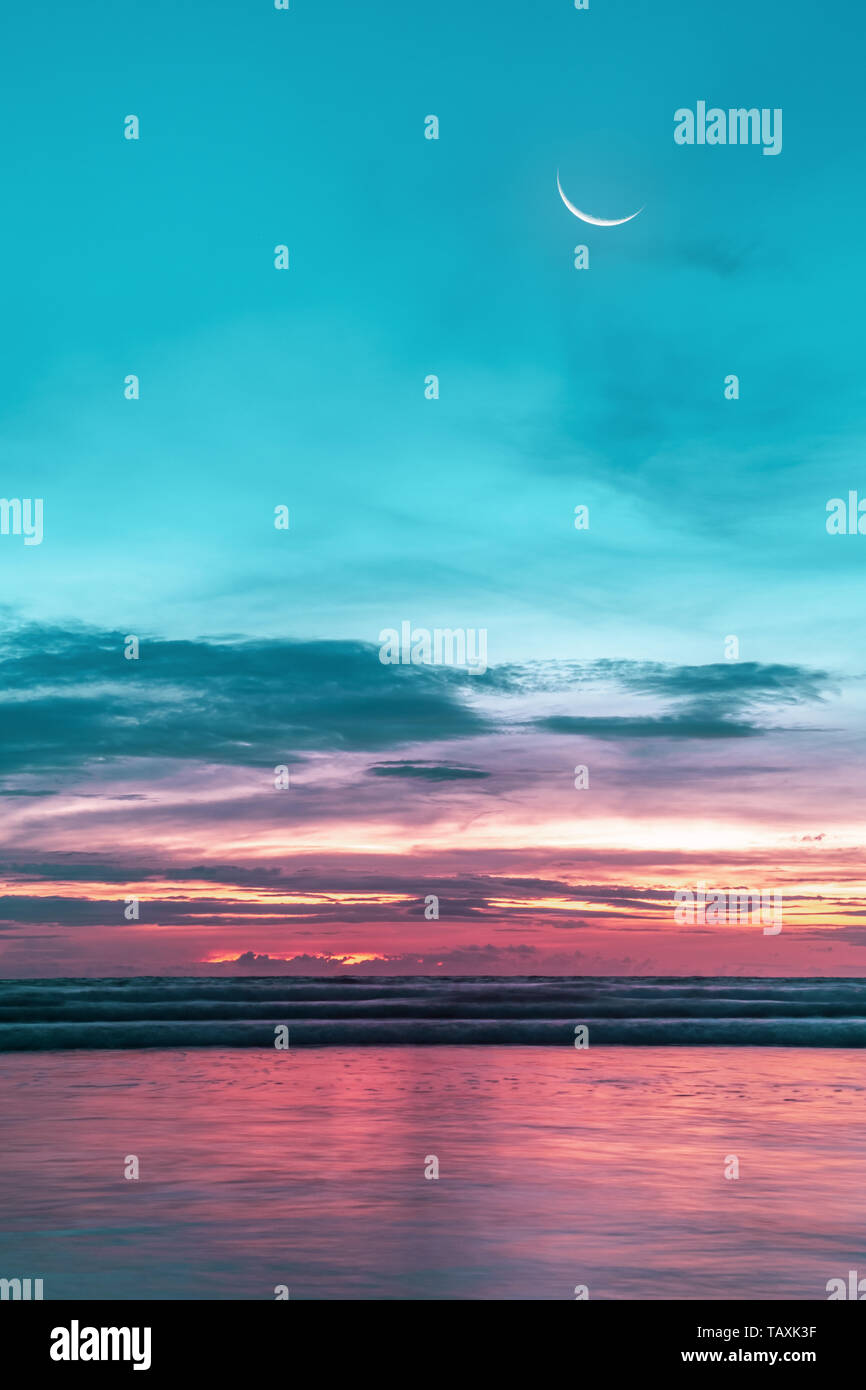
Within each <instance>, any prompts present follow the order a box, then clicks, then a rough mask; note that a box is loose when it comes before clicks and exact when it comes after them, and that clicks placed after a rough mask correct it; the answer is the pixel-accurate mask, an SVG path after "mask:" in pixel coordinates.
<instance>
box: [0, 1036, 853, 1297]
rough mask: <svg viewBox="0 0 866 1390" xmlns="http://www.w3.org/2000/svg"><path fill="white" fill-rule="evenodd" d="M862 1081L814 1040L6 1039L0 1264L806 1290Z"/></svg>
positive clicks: (364, 1291)
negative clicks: (59, 1042)
mask: <svg viewBox="0 0 866 1390" xmlns="http://www.w3.org/2000/svg"><path fill="white" fill-rule="evenodd" d="M864 1090H866V1076H864V1064H863V1058H862V1054H856V1053H852V1052H846V1051H841V1050H836V1049H821V1050H816V1051H809V1050H806V1049H796V1048H686V1047H672V1048H642V1047H634V1048H626V1047H608V1048H600V1047H596V1048H593V1047H590V1048H589V1049H588V1050H585V1051H581V1050H577V1049H574V1048H568V1047H564V1048H553V1047H551V1048H541V1047H525V1048H524V1047H500V1048H496V1047H429V1048H424V1047H391V1048H374V1047H364V1048H358V1049H357V1050H352V1049H348V1048H322V1049H306V1050H297V1051H289V1052H276V1051H275V1052H266V1053H259V1052H257V1051H255V1050H253V1049H239V1050H235V1051H224V1050H205V1049H203V1050H200V1051H190V1052H179V1051H141V1052H86V1053H85V1052H70V1053H57V1054H51V1055H46V1054H45V1053H41V1054H23V1053H22V1054H10V1055H5V1056H3V1057H2V1058H0V1103H2V1109H3V1113H4V1142H3V1158H2V1162H0V1212H2V1218H0V1265H2V1269H0V1274H4V1275H7V1276H8V1275H14V1274H16V1273H18V1274H21V1275H30V1276H33V1277H42V1278H44V1279H45V1296H46V1298H52V1297H53V1298H62V1297H76V1298H99V1297H113V1298H190V1299H195V1298H221V1299H237V1298H256V1299H272V1298H273V1296H274V1287H275V1286H276V1285H278V1284H287V1285H288V1286H289V1288H290V1290H291V1297H292V1298H293V1299H298V1298H302V1299H303V1298H320V1299H333V1298H519V1299H524V1298H541V1299H562V1298H564V1299H569V1298H571V1297H573V1289H574V1286H575V1285H576V1284H587V1285H588V1286H589V1290H590V1297H591V1298H678V1299H691V1298H718V1299H724V1298H751V1299H778V1298H797V1299H824V1298H826V1292H825V1285H826V1282H827V1280H828V1279H830V1278H833V1277H838V1276H841V1277H846V1276H847V1271H848V1270H849V1269H851V1268H859V1269H861V1270H862V1272H864V1273H866V1223H864V1216H866V1198H864V1184H863V1180H862V1173H863V1159H864V1156H866V1133H864V1126H863V1118H862V1117H863V1101H864ZM130 1154H135V1155H137V1156H138V1158H139V1161H140V1165H141V1177H140V1180H139V1181H138V1182H135V1181H127V1180H125V1179H124V1177H123V1171H124V1161H125V1158H126V1156H127V1155H130ZM431 1154H435V1155H436V1156H437V1157H438V1159H439V1164H440V1178H439V1180H438V1181H435V1180H432V1181H431V1180H427V1179H425V1177H424V1169H425V1160H426V1157H427V1156H428V1155H431ZM729 1155H736V1156H737V1157H738V1159H739V1164H740V1177H739V1180H737V1181H730V1180H726V1179H725V1176H724V1171H725V1163H726V1159H727V1157H728V1156H729Z"/></svg>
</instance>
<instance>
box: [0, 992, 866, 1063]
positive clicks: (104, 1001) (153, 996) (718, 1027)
mask: <svg viewBox="0 0 866 1390" xmlns="http://www.w3.org/2000/svg"><path fill="white" fill-rule="evenodd" d="M579 1024H586V1026H587V1027H588V1029H589V1039H590V1042H591V1043H593V1044H601V1045H605V1044H617V1045H628V1046H695V1045H700V1044H705V1045H715V1046H751V1047H755V1046H770V1047H804V1046H806V1047H866V981H862V980H850V979H824V980H804V979H770V980H767V979H749V978H739V977H738V978H736V979H730V978H724V979H723V978H710V977H703V976H701V977H691V978H651V979H650V978H641V979H635V978H632V977H603V978H601V977H580V978H575V979H569V978H562V977H555V978H550V977H539V976H532V977H508V978H507V979H505V978H502V977H501V976H498V977H494V976H478V977H461V978H460V979H453V978H452V979H443V978H431V977H425V976H420V977H419V976H413V977H412V978H405V977H404V978H400V977H388V978H385V977H378V978H371V977H365V978H363V979H362V978H358V977H351V976H349V977H343V978H341V979H332V978H329V979H316V978H313V977H297V976H293V977H286V976H278V977H267V978H261V979H259V978H251V977H244V978H240V979H237V978H235V979H206V978H193V977H182V978H177V977H173V978H171V979H158V978H147V977H137V978H134V979H105V980H90V979H88V980H85V979H77V980H5V981H0V1051H6V1052H10V1051H27V1052H30V1051H53V1050H57V1049H67V1048H91V1049H92V1048H147V1047H158V1048H167V1047H168V1048H174V1047H176V1048H193V1047H223V1048H225V1047H273V1045H274V1037H275V1033H274V1030H275V1028H276V1027H278V1026H279V1025H285V1026H287V1027H288V1029H289V1040H290V1046H292V1047H305V1046H306V1047H323V1046H329V1045H333V1046H343V1047H357V1046H364V1045H367V1044H370V1045H377V1046H381V1045H383V1044H407V1043H417V1044H423V1045H436V1044H440V1045H441V1044H466V1043H475V1044H493V1045H501V1044H521V1045H524V1046H525V1045H527V1044H530V1045H538V1046H551V1045H555V1046H562V1045H572V1044H573V1042H574V1029H575V1027H576V1026H577V1025H579Z"/></svg>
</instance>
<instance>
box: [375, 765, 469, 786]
mask: <svg viewBox="0 0 866 1390" xmlns="http://www.w3.org/2000/svg"><path fill="white" fill-rule="evenodd" d="M367 772H368V775H369V776H371V777H416V778H419V779H421V780H423V781H427V782H459V781H463V780H472V779H476V778H482V777H491V776H492V775H493V774H492V773H490V772H484V771H483V770H482V769H481V768H478V767H458V766H457V765H456V764H454V763H412V762H390V763H374V764H373V766H372V767H370V768H368V769H367Z"/></svg>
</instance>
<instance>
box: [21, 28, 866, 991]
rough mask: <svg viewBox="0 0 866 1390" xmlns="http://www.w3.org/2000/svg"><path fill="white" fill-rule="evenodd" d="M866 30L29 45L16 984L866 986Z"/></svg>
mask: <svg viewBox="0 0 866 1390" xmlns="http://www.w3.org/2000/svg"><path fill="white" fill-rule="evenodd" d="M857 18H858V10H857V9H856V8H855V6H854V5H853V3H841V4H839V5H837V6H836V7H835V8H834V9H833V11H832V12H829V13H821V12H820V11H819V10H818V9H816V8H815V7H814V6H813V5H812V4H806V3H782V0H766V3H764V4H763V5H762V6H761V7H760V12H756V10H755V7H754V6H753V5H751V4H750V3H746V0H734V3H730V4H728V5H726V6H724V7H718V6H716V7H710V6H702V7H695V6H694V5H693V4H690V3H687V0H665V2H663V3H659V4H653V3H646V0H640V3H638V0H590V6H589V8H588V9H587V10H584V11H577V10H575V9H574V7H573V4H571V3H568V2H567V0H555V3H546V4H544V5H538V6H524V5H518V4H517V3H515V0H508V3H500V4H494V3H492V0H476V2H475V3H473V4H472V5H471V6H466V5H465V4H464V3H462V0H461V3H457V0H444V3H439V4H437V5H436V6H420V5H411V6H410V5H406V4H398V3H386V0H382V3H378V4H376V5H373V6H358V5H357V4H354V3H349V0H328V3H317V4H312V3H309V2H308V0H291V8H290V9H289V10H288V11H278V10H276V9H275V8H274V7H273V5H272V4H270V3H269V0H254V2H253V3H249V0H247V3H243V4H241V3H232V4H229V3H223V2H222V0H220V3H212V4H206V3H204V0H199V3H197V4H194V5H192V4H190V5H187V4H178V3H177V2H176V0H175V2H174V3H172V4H168V3H159V2H158V0H151V2H150V3H147V4H144V3H141V4H139V3H131V4H127V5H124V6H120V7H118V6H117V5H115V4H112V5H109V4H107V3H99V0H94V2H93V3H91V4H89V5H88V6H87V9H86V14H82V13H81V12H80V11H76V10H75V9H74V8H70V7H62V6H52V7H49V8H48V9H44V8H35V9H34V8H31V10H29V11H24V12H20V13H18V14H16V16H15V17H14V19H12V20H10V22H9V24H8V26H7V29H6V44H7V53H8V57H9V63H8V69H9V73H10V77H9V80H8V81H7V82H6V83H5V84H4V86H3V89H2V91H0V122H2V129H3V131H4V140H3V147H4V191H5V194H6V197H5V204H6V212H5V215H4V219H3V223H2V226H0V245H2V251H3V264H4V267H5V270H6V274H5V275H3V277H2V279H0V312H2V321H3V324H4V328H5V331H4V333H3V335H2V337H0V446H2V454H0V458H2V470H0V492H2V496H3V497H5V498H7V499H15V498H18V499H26V498H30V499H35V498H41V499H42V501H43V537H42V541H41V544H38V545H37V544H33V545H25V544H24V540H23V537H22V536H20V535H14V534H2V535H0V672H2V680H0V704H2V713H0V719H2V729H3V737H2V739H0V764H2V765H0V844H2V848H0V878H2V893H3V901H2V903H0V974H3V975H7V976H34V977H41V976H50V975H73V976H74V975H101V974H105V975H125V974H131V975H138V974H173V973H177V974H197V973H204V974H206V973H216V974H219V973H233V972H234V973H253V974H256V973H258V974H261V973H270V972H272V971H278V972H279V971H285V972H290V973H312V974H319V973H327V974H341V973H347V972H348V971H352V972H354V973H359V972H361V973H363V972H370V973H433V974H435V973H442V974H449V973H450V974H460V973H491V974H496V973H509V974H510V973H539V974H544V973H568V974H571V973H578V974H580V973H605V974H607V973H610V974H617V973H623V974H681V975H682V974H685V975H688V974H768V975H785V974H791V975H810V974H816V975H856V974H860V973H862V971H863V967H864V962H866V926H864V909H863V907H862V887H863V882H864V878H866V871H864V869H863V867H862V864H863V852H862V851H863V834H864V832H863V816H862V810H861V808H862V801H863V796H862V780H863V779H862V769H863V753H864V733H866V698H864V681H863V676H864V658H863V643H862V639H861V633H862V627H863V618H862V611H863V578H862V576H863V567H864V562H866V537H864V536H861V535H844V536H842V535H831V534H828V530H827V525H826V521H827V504H828V501H830V499H833V498H843V499H847V498H848V494H849V492H852V491H854V492H858V490H859V495H861V496H863V497H866V474H864V468H863V434H864V421H866V391H864V386H863V379H862V372H861V370H860V362H861V350H860V349H861V343H860V339H861V337H862V331H861V324H862V318H863V307H864V306H863V288H862V286H863V276H862V269H861V265H862V227H863V223H864V212H866V206H864V204H866V189H864V185H863V181H862V179H860V178H859V177H854V178H852V169H853V170H857V169H859V167H860V163H861V154H862V143H863V136H864V126H866V123H864V117H863V108H862V100H861V95H860V93H861V85H862V84H861V74H860V68H861V66H862V63H861V58H860V55H859V52H858V50H857V47H856V45H855V44H853V43H852V42H851V40H850V33H851V26H852V25H853V24H855V23H856V20H857ZM699 101H705V102H706V103H707V105H708V106H710V107H711V106H718V107H720V108H722V109H728V108H733V107H756V108H759V109H763V108H769V109H772V110H776V109H781V110H782V112H783V124H782V133H783V143H782V149H781V151H780V153H778V154H777V155H771V156H767V155H765V154H764V153H763V151H762V148H761V147H760V146H754V145H746V146H739V145H725V146H715V147H714V146H708V145H692V146H685V145H678V144H677V143H675V141H674V138H673V133H674V128H675V120H674V113H675V111H677V110H678V109H680V108H686V107H689V108H692V109H695V108H696V105H697V103H698V102H699ZM131 114H134V115H136V116H137V117H138V119H139V123H140V129H139V138H138V139H137V140H129V139H126V138H124V128H125V120H126V118H127V117H128V116H129V115H131ZM431 115H435V116H436V117H437V118H438V122H439V129H438V139H427V138H425V130H426V129H428V128H429V122H428V121H427V118H428V117H429V116H431ZM557 171H558V172H559V176H560V179H561V181H562V185H563V187H564V188H565V189H566V190H567V192H568V195H569V198H570V199H571V200H572V201H573V202H574V203H575V204H576V205H577V206H578V207H579V208H581V209H584V210H588V211H590V212H591V213H592V214H593V215H594V216H597V217H600V218H605V219H616V218H624V217H627V216H629V214H631V213H632V212H634V211H635V210H636V209H637V208H642V209H643V210H642V211H641V212H640V214H639V215H638V216H637V217H635V218H634V219H633V220H631V221H629V222H628V223H626V224H625V225H621V226H614V227H597V226H594V225H590V224H588V223H585V222H583V221H580V220H578V219H576V218H575V217H574V216H572V214H571V213H570V212H569V211H568V210H567V208H566V207H565V206H564V204H563V202H562V200H561V199H560V197H559V194H558V192H557V188H556V176H557ZM281 245H285V246H287V247H288V249H289V268H288V269H287V270H278V269H276V268H275V248H276V247H278V246H281ZM579 245H583V246H586V247H587V248H588V252H589V266H588V268H587V269H583V270H577V269H576V268H575V265H574V261H575V248H576V247H577V246H579ZM130 374H134V375H136V376H137V377H138V379H139V398H138V399H127V397H126V395H125V382H126V380H127V378H128V376H129V375H130ZM731 374H734V375H736V376H737V378H738V381H739V397H738V398H737V399H726V396H725V382H726V378H728V377H729V376H730V375H731ZM431 375H435V376H436V377H437V378H438V388H439V394H438V398H434V399H429V398H428V394H426V393H425V383H426V382H427V380H428V378H429V377H430V376H431ZM281 506H282V507H287V508H288V509H289V518H290V522H289V526H288V529H278V528H277V527H276V526H275V524H274V520H275V508H278V507H281ZM576 507H586V508H588V516H589V525H588V528H586V529H577V528H576V527H575V508H576ZM403 622H408V623H410V624H411V626H412V629H413V630H418V629H430V630H432V629H434V628H436V627H441V628H449V629H462V630H467V631H471V632H473V633H476V634H478V633H480V632H482V631H483V632H484V633H485V636H486V644H487V662H486V667H487V669H486V670H484V671H483V672H482V671H480V670H479V671H470V670H467V669H466V668H465V667H459V666H455V665H448V664H429V663H423V662H422V663H421V664H400V665H387V664H383V663H382V662H381V661H380V659H379V651H380V644H381V641H382V638H381V633H382V632H383V631H385V630H386V629H390V628H395V629H399V628H400V625H401V623H403ZM130 636H135V637H137V638H138V641H139V654H138V657H137V659H127V658H126V657H125V655H124V652H125V650H126V649H127V646H128V643H127V638H129V637H130ZM732 637H735V638H736V644H735V645H734V646H733V647H732V644H731V641H730V639H731V638H732ZM732 651H733V652H734V655H732ZM278 767H285V768H286V769H287V770H288V773H287V775H288V782H289V785H288V786H286V787H277V786H275V780H277V777H276V774H275V769H276V768H278ZM578 767H583V768H585V769H586V770H587V771H586V774H585V778H584V780H587V779H588V785H586V786H581V787H577V786H575V780H576V779H575V769H576V768H578ZM698 884H706V885H707V887H708V890H709V891H718V892H730V891H733V890H735V889H745V888H748V889H750V890H752V891H755V892H757V891H763V892H768V893H775V892H778V893H781V894H782V895H783V902H784V926H783V929H782V930H781V931H780V932H779V933H777V934H765V933H764V932H763V930H762V928H761V926H760V925H755V924H754V923H752V922H748V923H745V924H742V923H740V924H735V925H734V924H729V923H722V924H718V923H704V924H695V925H691V926H690V925H688V924H683V923H681V922H677V921H676V920H675V916H674V893H675V892H676V891H677V890H684V889H696V887H697V885H698ZM430 895H433V896H435V898H437V899H438V913H439V915H438V917H436V916H431V915H430V913H431V908H430V906H429V903H428V899H429V897H430ZM132 898H134V899H135V900H136V902H137V908H136V909H135V910H137V912H138V917H137V918H136V917H135V916H131V917H130V916H127V915H126V914H127V912H128V911H129V910H130V909H129V904H128V901H127V900H128V899H132ZM425 912H426V914H427V915H425Z"/></svg>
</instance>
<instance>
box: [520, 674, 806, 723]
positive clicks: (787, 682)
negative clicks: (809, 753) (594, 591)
mask: <svg viewBox="0 0 866 1390" xmlns="http://www.w3.org/2000/svg"><path fill="white" fill-rule="evenodd" d="M568 671H569V674H570V676H571V680H572V682H573V685H574V686H575V687H577V688H580V687H581V686H586V685H594V684H600V685H603V686H607V687H611V686H612V687H614V688H616V687H618V688H619V689H621V690H622V691H624V692H626V693H628V694H634V695H647V696H655V697H657V698H659V699H661V700H664V701H666V702H667V703H668V704H672V705H673V707H674V712H673V713H665V714H648V715H601V716H596V715H545V716H544V717H542V718H539V719H536V720H534V721H532V722H533V725H534V727H535V728H539V729H543V730H545V731H546V732H548V733H557V734H582V735H583V736H585V737H590V738H602V739H614V740H628V739H644V738H669V739H731V738H752V737H755V736H757V735H761V734H766V733H769V732H771V731H775V728H776V727H777V726H773V728H771V727H770V726H768V725H767V724H766V723H762V722H761V720H760V712H761V711H763V710H764V709H766V708H768V707H770V708H777V707H778V706H779V705H783V706H791V705H799V704H804V703H807V702H816V701H823V700H824V698H825V693H826V692H827V690H828V689H829V688H830V686H831V678H830V676H829V675H828V673H827V672H826V671H813V670H810V669H808V668H807V667H802V666H784V665H761V664H760V663H758V662H754V661H750V662H745V661H744V662H739V661H730V662H727V661H726V662H715V663H709V664H707V665H705V666H675V665H670V664H665V663H662V662H649V661H610V660H603V661H594V662H587V663H579V664H577V663H576V664H571V665H570V666H569V668H568ZM564 675H565V673H564V672H562V671H554V672H553V673H552V681H551V684H552V685H553V687H554V688H558V689H562V688H563V677H564ZM509 677H510V679H511V680H512V681H513V682H515V683H518V684H519V683H520V677H519V675H518V674H517V673H516V672H510V673H509ZM532 679H533V676H532V673H529V675H528V677H527V680H528V681H532ZM534 679H535V688H536V689H541V688H543V683H544V680H545V673H544V671H543V670H539V671H538V672H537V673H535V677H534ZM566 679H567V677H566ZM525 685H526V681H525V682H524V688H525ZM789 731H790V730H789Z"/></svg>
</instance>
